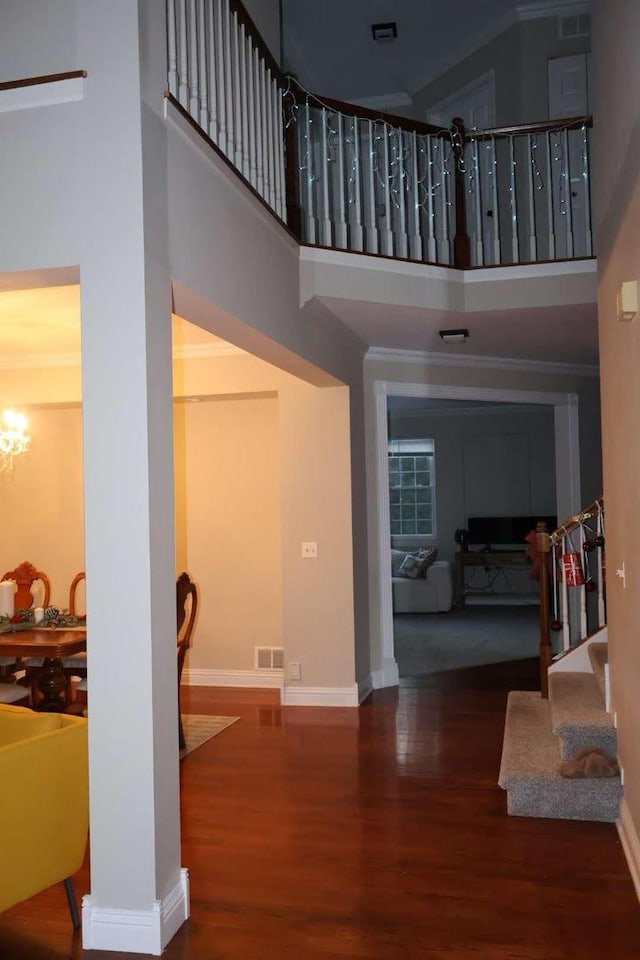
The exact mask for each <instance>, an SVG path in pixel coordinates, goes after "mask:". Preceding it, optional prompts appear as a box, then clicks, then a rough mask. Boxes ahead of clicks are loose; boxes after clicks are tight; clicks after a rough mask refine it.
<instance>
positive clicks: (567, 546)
mask: <svg viewBox="0 0 640 960" xmlns="http://www.w3.org/2000/svg"><path fill="white" fill-rule="evenodd" d="M570 550H571V543H570V542H569V540H568V538H567V537H566V536H564V537H563V538H562V555H564V554H565V553H568V552H569V551H570ZM560 572H561V574H562V581H561V593H560V609H561V610H562V649H563V650H568V649H569V648H570V647H571V626H570V623H569V618H570V612H569V588H568V587H567V571H566V568H565V565H564V560H563V559H562V556H561V557H560Z"/></svg>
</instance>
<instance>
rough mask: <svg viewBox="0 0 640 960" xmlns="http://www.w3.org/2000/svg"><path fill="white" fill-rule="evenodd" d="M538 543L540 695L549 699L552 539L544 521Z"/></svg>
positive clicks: (539, 524)
mask: <svg viewBox="0 0 640 960" xmlns="http://www.w3.org/2000/svg"><path fill="white" fill-rule="evenodd" d="M536 541H537V548H538V560H539V569H540V581H539V585H540V695H541V696H542V698H543V700H548V699H549V667H550V666H551V661H552V658H553V654H552V649H551V632H550V624H549V552H550V550H551V539H550V537H549V533H548V532H547V525H546V523H544V522H543V521H540V523H538V524H537V526H536Z"/></svg>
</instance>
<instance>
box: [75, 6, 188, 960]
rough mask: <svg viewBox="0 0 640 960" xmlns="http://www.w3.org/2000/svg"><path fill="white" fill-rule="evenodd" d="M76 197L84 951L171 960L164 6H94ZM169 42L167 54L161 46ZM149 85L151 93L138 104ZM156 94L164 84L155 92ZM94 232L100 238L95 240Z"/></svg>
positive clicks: (179, 908) (178, 877) (178, 912)
mask: <svg viewBox="0 0 640 960" xmlns="http://www.w3.org/2000/svg"><path fill="white" fill-rule="evenodd" d="M77 11H78V55H79V60H80V61H81V62H82V63H87V64H89V65H90V69H91V96H90V98H89V97H88V98H87V101H86V103H85V104H83V105H82V106H81V107H79V108H78V109H81V110H82V111H83V113H82V132H83V136H82V138H81V140H79V143H78V147H77V149H78V151H79V152H80V162H79V164H78V166H79V169H81V170H82V171H84V173H83V175H82V176H81V177H80V178H79V182H78V191H77V196H76V198H75V203H76V204H77V205H78V207H79V214H78V222H79V223H80V224H82V225H83V226H84V229H83V230H82V236H81V237H80V240H79V246H80V249H81V251H82V253H81V258H80V277H81V306H82V377H83V429H84V499H85V503H84V508H85V553H86V571H87V611H88V622H89V623H90V628H89V637H88V654H89V703H90V711H91V721H90V724H89V757H90V790H91V834H90V843H91V893H90V894H89V895H88V896H87V897H85V899H84V903H83V944H84V946H85V948H88V949H101V950H115V951H122V952H127V951H129V952H134V953H151V954H159V953H161V951H162V949H163V947H164V946H165V944H166V943H167V942H168V940H169V939H170V938H171V937H172V936H173V934H174V933H175V932H176V930H177V929H178V928H179V927H180V925H181V924H182V923H183V922H184V920H185V919H186V917H187V916H188V912H189V901H188V884H187V875H186V871H183V870H181V868H180V822H179V777H178V746H177V684H176V653H175V569H174V530H173V512H174V511H173V451H172V447H173V438H172V378H171V285H170V272H169V257H168V236H167V211H166V202H167V201H166V197H167V184H166V169H165V165H164V159H163V158H164V156H165V153H166V128H165V125H164V122H163V120H162V118H161V117H160V116H159V115H158V114H157V113H156V112H154V111H155V109H156V106H155V99H154V98H153V93H154V91H156V88H157V86H158V83H157V78H158V76H160V77H161V75H162V71H163V70H165V71H166V62H165V64H164V66H163V65H162V63H161V61H162V59H164V57H165V50H164V48H163V47H164V45H163V43H162V40H161V41H160V43H159V44H154V45H153V49H150V50H149V53H148V55H147V58H151V59H150V60H149V59H143V60H142V61H140V59H139V58H140V54H139V49H140V48H139V32H138V28H139V23H140V22H142V23H144V25H145V33H146V36H147V37H148V36H149V35H150V34H153V36H154V38H156V39H157V38H158V37H160V38H162V37H163V36H164V35H165V29H164V27H165V25H164V22H163V21H164V5H163V4H157V3H155V0H119V2H118V3H116V4H105V3H104V2H103V0H85V2H83V3H82V4H79V5H78V7H77ZM156 46H157V47H158V49H157V50H156V49H155V47H156ZM143 86H144V90H145V93H146V92H147V88H148V87H152V88H153V89H152V90H150V91H148V97H147V96H145V95H144V94H143ZM160 89H161V88H160ZM96 225H99V229H96Z"/></svg>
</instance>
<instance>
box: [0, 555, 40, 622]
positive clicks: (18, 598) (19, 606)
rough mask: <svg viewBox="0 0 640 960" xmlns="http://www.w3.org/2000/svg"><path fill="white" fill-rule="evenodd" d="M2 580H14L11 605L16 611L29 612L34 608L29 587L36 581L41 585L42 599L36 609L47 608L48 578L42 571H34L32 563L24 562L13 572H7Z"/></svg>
mask: <svg viewBox="0 0 640 960" xmlns="http://www.w3.org/2000/svg"><path fill="white" fill-rule="evenodd" d="M2 579H3V580H14V581H15V584H16V592H15V594H14V598H13V605H14V607H15V609H16V610H30V609H31V607H33V606H34V597H33V594H32V593H31V587H32V586H33V584H34V583H37V582H38V581H39V582H40V583H41V584H42V597H41V598H40V603H37V604H35V606H37V607H48V606H49V598H50V596H51V584H50V583H49V577H48V576H47V575H46V573H43V572H42V570H36V568H35V567H34V565H33V564H32V563H29V562H28V561H27V560H25V561H24V562H23V563H21V564H20V565H19V566H17V567H16V568H15V570H8V571H7V572H6V573H5V574H4V576H3V577H2Z"/></svg>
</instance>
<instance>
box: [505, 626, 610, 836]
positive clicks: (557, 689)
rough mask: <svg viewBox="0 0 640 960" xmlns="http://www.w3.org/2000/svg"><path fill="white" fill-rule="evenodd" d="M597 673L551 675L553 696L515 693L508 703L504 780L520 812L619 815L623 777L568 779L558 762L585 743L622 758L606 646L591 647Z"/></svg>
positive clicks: (514, 810) (514, 811)
mask: <svg viewBox="0 0 640 960" xmlns="http://www.w3.org/2000/svg"><path fill="white" fill-rule="evenodd" d="M588 654H589V661H590V664H591V669H592V672H590V673H586V672H582V673H572V672H569V671H566V670H565V671H562V672H557V673H550V675H549V699H548V700H543V699H542V698H541V696H540V694H539V693H532V692H529V691H526V692H524V691H513V692H512V693H510V694H509V699H508V701H507V714H506V720H505V733H504V743H503V747H502V763H501V765H500V777H499V783H500V786H501V787H502V788H503V789H505V790H506V791H507V810H508V812H509V814H511V815H512V816H516V817H550V818H555V819H562V820H602V821H607V822H613V821H615V820H616V819H617V818H618V810H619V807H620V801H621V799H622V785H621V782H620V777H619V776H616V777H606V778H588V779H586V778H585V779H567V778H565V777H562V776H561V775H560V773H559V768H560V764H561V763H562V761H563V760H568V759H571V758H573V757H575V756H576V754H577V753H578V752H579V751H580V750H582V749H583V748H585V747H594V748H595V749H597V750H601V751H603V752H604V753H606V754H607V755H608V756H609V757H611V758H616V756H617V742H616V732H615V728H614V726H613V721H612V718H611V716H610V715H609V714H608V713H607V712H606V710H605V664H606V662H607V644H606V643H591V644H590V645H589V648H588Z"/></svg>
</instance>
